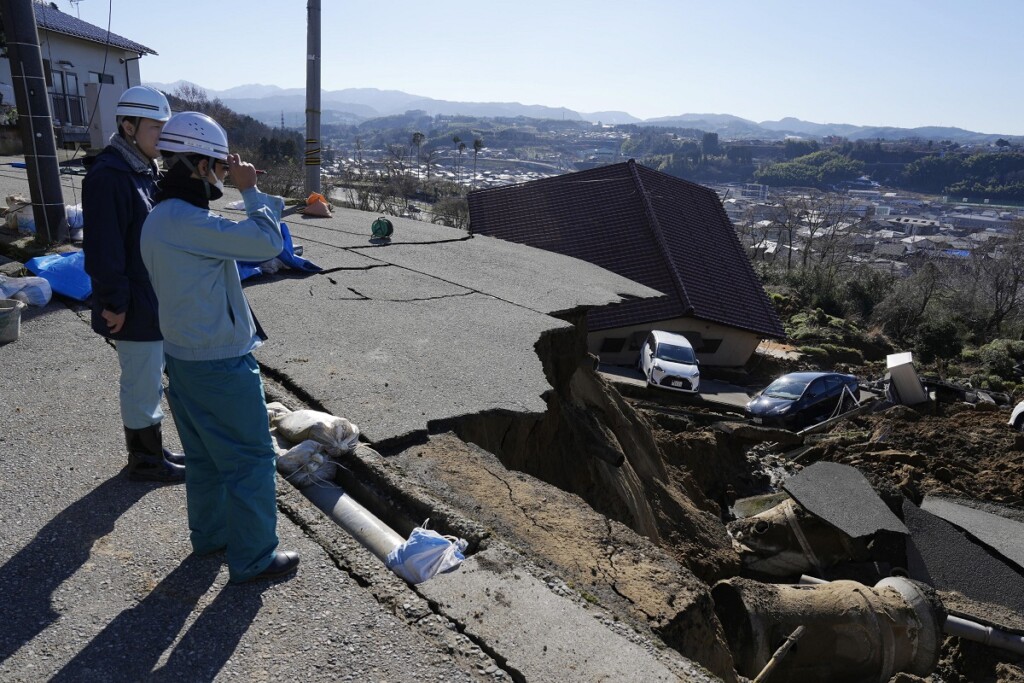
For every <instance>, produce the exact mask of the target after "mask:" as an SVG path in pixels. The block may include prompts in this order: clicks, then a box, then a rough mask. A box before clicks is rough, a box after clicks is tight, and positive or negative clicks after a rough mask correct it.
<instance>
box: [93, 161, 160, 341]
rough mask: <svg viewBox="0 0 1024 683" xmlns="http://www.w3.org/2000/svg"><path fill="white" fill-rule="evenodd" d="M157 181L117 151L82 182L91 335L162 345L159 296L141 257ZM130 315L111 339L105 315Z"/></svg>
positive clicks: (95, 165)
mask: <svg viewBox="0 0 1024 683" xmlns="http://www.w3.org/2000/svg"><path fill="white" fill-rule="evenodd" d="M155 189H156V176H155V175H154V174H153V173H137V172H135V171H133V170H132V169H131V167H130V166H129V165H128V163H127V162H126V161H125V160H124V158H123V157H122V156H121V154H120V153H119V152H118V151H117V150H115V149H114V148H112V147H107V148H106V149H104V150H103V151H102V152H100V153H99V154H98V155H97V156H96V158H95V159H94V160H93V162H92V164H91V165H90V167H89V172H88V173H86V175H85V180H83V181H82V219H83V223H84V229H83V231H82V251H83V252H84V253H85V272H86V273H88V275H89V277H90V278H91V279H92V329H93V330H95V331H96V332H98V333H99V334H102V335H103V336H104V337H108V338H110V339H124V340H128V341H159V340H160V339H161V336H160V325H159V322H158V318H157V301H156V294H154V293H153V287H152V286H151V285H150V282H149V275H148V274H147V273H146V267H145V266H144V265H143V264H142V257H141V255H140V254H139V236H140V235H141V234H142V224H143V222H144V221H145V220H146V216H147V215H148V214H149V210H150V209H151V208H152V205H153V201H152V197H153V193H154V192H155ZM104 309H109V310H111V311H113V312H114V313H121V312H125V313H126V316H125V321H124V327H122V328H121V331H120V332H118V333H117V334H111V333H110V331H109V329H108V328H107V323H106V321H105V320H104V319H103V318H102V316H101V315H100V313H101V312H102V311H103V310H104Z"/></svg>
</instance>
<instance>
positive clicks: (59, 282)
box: [25, 251, 92, 301]
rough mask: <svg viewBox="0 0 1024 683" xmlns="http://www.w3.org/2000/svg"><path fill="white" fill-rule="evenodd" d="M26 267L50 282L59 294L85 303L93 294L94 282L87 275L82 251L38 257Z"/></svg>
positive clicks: (28, 262) (27, 263) (30, 260)
mask: <svg viewBox="0 0 1024 683" xmlns="http://www.w3.org/2000/svg"><path fill="white" fill-rule="evenodd" d="M25 267H26V268H28V269H29V270H30V271H32V272H33V273H35V274H36V275H38V276H39V277H41V278H43V279H45V280H46V281H47V282H49V283H50V288H51V289H52V290H53V291H55V292H57V293H58V294H63V295H64V296H69V297H71V298H72V299H77V300H78V301H85V300H86V299H88V298H89V295H90V294H92V281H91V280H90V279H89V276H88V275H86V274H85V254H83V253H82V252H81V251H72V252H68V253H65V254H47V255H46V256H36V257H35V258H33V259H29V260H28V261H27V262H26V263H25Z"/></svg>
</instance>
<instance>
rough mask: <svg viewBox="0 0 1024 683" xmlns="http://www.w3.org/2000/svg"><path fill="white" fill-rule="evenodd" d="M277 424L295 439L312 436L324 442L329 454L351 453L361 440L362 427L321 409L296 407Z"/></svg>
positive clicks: (303, 439) (298, 440)
mask: <svg viewBox="0 0 1024 683" xmlns="http://www.w3.org/2000/svg"><path fill="white" fill-rule="evenodd" d="M273 424H274V427H275V428H276V429H277V432H278V433H279V434H281V435H282V436H284V437H285V438H286V439H288V440H289V441H291V442H292V443H298V442H300V441H305V440H307V439H312V440H313V441H316V442H318V443H321V444H323V445H324V446H325V447H326V448H325V450H326V452H327V454H328V455H341V454H343V453H350V452H351V451H353V450H355V447H356V446H357V445H358V444H359V427H357V426H355V425H354V424H352V423H351V422H349V421H348V420H346V419H345V418H343V417H337V416H335V415H330V414H328V413H321V412H320V411H318V410H296V411H294V412H291V413H288V414H287V415H283V416H281V417H280V418H279V419H277V420H276V421H275V422H274V423H273Z"/></svg>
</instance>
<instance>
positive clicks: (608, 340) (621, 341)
mask: <svg viewBox="0 0 1024 683" xmlns="http://www.w3.org/2000/svg"><path fill="white" fill-rule="evenodd" d="M625 345H626V338H625V337H605V338H604V339H602V340H601V350H600V351H599V353H618V352H619V351H621V350H622V347H624V346H625Z"/></svg>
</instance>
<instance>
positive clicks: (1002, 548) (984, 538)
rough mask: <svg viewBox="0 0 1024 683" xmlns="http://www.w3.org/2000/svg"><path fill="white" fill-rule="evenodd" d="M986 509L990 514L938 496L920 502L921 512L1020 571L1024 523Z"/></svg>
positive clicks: (995, 509)
mask: <svg viewBox="0 0 1024 683" xmlns="http://www.w3.org/2000/svg"><path fill="white" fill-rule="evenodd" d="M986 507H987V508H988V510H990V512H986V511H985V510H979V509H977V508H975V507H971V506H968V505H961V504H960V503H957V502H955V501H953V500H950V499H948V498H942V497H940V496H925V498H924V501H923V502H922V503H921V509H922V510H925V511H927V512H930V513H932V514H933V515H937V516H939V517H941V518H942V519H944V520H946V521H947V522H949V523H950V524H953V525H955V526H956V527H958V528H960V529H963V530H964V531H966V532H967V533H969V534H970V535H971V536H973V537H974V538H975V539H977V540H978V541H979V542H981V543H983V544H985V545H987V546H988V547H989V548H991V549H992V550H994V551H996V552H997V553H999V554H1000V555H1002V556H1003V557H1004V558H1005V559H1007V560H1009V561H1010V562H1013V563H1014V564H1015V565H1017V569H1018V570H1019V571H1024V523H1022V522H1018V521H1014V520H1012V519H1007V518H1006V517H1003V516H1001V515H999V514H998V509H999V508H998V506H995V505H991V504H989V505H987V506H986Z"/></svg>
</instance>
